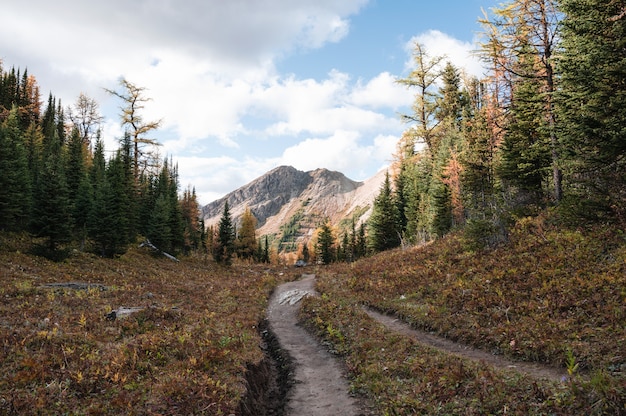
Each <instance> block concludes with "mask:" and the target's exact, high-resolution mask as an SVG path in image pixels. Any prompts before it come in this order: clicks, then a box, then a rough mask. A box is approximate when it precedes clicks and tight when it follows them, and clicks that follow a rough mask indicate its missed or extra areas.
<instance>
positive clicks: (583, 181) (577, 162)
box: [558, 0, 626, 219]
mask: <svg viewBox="0 0 626 416" xmlns="http://www.w3.org/2000/svg"><path fill="white" fill-rule="evenodd" d="M560 5H561V9H562V11H563V12H564V13H565V19H564V20H563V22H562V28H563V29H562V45H561V46H562V49H563V51H562V53H561V54H560V57H559V61H558V68H559V74H560V80H561V88H560V94H559V100H558V104H559V105H558V107H559V124H560V136H561V142H562V145H563V149H565V151H567V152H568V153H567V154H566V157H567V162H568V163H567V170H568V171H569V172H570V176H571V182H573V185H574V186H572V187H570V189H569V192H570V194H573V196H574V197H575V199H576V200H577V201H591V202H592V203H593V207H587V209H585V211H586V214H590V213H592V212H595V213H600V212H602V211H604V212H612V215H614V216H616V217H618V218H622V219H624V218H626V205H625V204H624V199H625V197H624V195H626V174H625V172H626V139H625V137H626V133H625V130H624V126H626V85H625V83H624V80H625V79H626V66H625V65H624V62H626V17H625V16H626V12H625V9H624V7H626V6H625V5H624V2H623V1H603V0H587V1H574V0H561V1H560Z"/></svg>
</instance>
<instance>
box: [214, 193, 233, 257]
mask: <svg viewBox="0 0 626 416" xmlns="http://www.w3.org/2000/svg"><path fill="white" fill-rule="evenodd" d="M234 249H235V226H234V225H233V220H232V218H231V216H230V209H229V207H228V201H226V202H225V203H224V211H223V212H222V217H221V218H220V222H219V225H218V230H217V239H216V242H215V247H214V250H213V258H215V261H217V262H218V263H223V264H227V265H229V264H230V263H231V261H232V256H233V254H234Z"/></svg>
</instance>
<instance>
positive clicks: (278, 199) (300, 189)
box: [202, 166, 384, 239]
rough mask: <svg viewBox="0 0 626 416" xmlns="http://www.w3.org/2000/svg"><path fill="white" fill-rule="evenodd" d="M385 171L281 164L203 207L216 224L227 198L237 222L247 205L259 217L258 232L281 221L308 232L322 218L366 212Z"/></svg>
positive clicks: (273, 230)
mask: <svg viewBox="0 0 626 416" xmlns="http://www.w3.org/2000/svg"><path fill="white" fill-rule="evenodd" d="M383 180H384V171H381V172H379V173H378V174H377V175H375V176H374V177H372V178H370V179H368V180H366V181H364V182H357V181H353V180H351V179H349V178H347V177H346V176H345V175H344V174H343V173H341V172H336V171H331V170H328V169H316V170H313V171H309V172H302V171H300V170H297V169H295V168H294V167H292V166H279V167H277V168H275V169H272V170H271V171H269V172H267V173H266V174H264V175H262V176H260V177H259V178H257V179H255V180H253V181H251V182H250V183H248V184H246V185H244V186H242V187H241V188H239V189H237V190H235V191H233V192H231V193H229V194H227V195H226V196H224V197H223V198H221V199H219V200H217V201H213V202H211V203H210V204H208V205H206V206H204V207H203V209H202V215H203V217H204V220H205V224H206V225H207V226H210V225H216V224H218V222H219V219H220V217H221V215H222V213H223V211H224V204H225V202H226V201H228V205H229V208H230V212H231V216H232V217H233V220H234V221H235V223H237V224H239V220H240V218H241V216H242V215H243V213H244V211H245V209H246V207H249V208H250V210H251V211H252V213H253V215H254V216H255V217H256V219H257V227H258V231H257V235H258V236H262V235H266V234H267V235H272V234H273V235H276V236H279V235H280V234H281V233H282V231H281V226H283V225H285V224H288V223H289V224H290V225H291V226H290V227H289V228H290V229H292V230H293V229H294V227H295V228H296V229H298V230H299V232H298V233H297V234H298V236H295V237H296V238H300V239H302V238H306V236H307V235H309V234H311V233H312V230H313V229H315V228H316V227H317V226H318V225H319V223H320V222H321V221H322V220H323V219H324V218H329V219H330V221H331V223H333V224H338V223H339V222H340V221H341V220H344V219H351V218H355V219H356V220H357V222H358V221H363V220H365V219H366V218H368V217H369V212H370V210H371V205H372V202H373V200H374V198H375V197H376V195H378V193H379V191H380V186H381V184H382V181H383Z"/></svg>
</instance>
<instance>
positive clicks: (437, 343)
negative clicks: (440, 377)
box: [363, 308, 567, 382]
mask: <svg viewBox="0 0 626 416" xmlns="http://www.w3.org/2000/svg"><path fill="white" fill-rule="evenodd" d="M363 309H364V310H365V312H366V313H367V314H368V315H369V316H370V317H372V318H373V319H375V320H376V321H378V322H380V323H381V324H383V325H385V326H386V327H387V328H389V329H391V330H393V331H396V332H400V333H402V334H405V335H408V336H410V337H413V338H415V339H416V340H417V341H418V342H420V343H422V344H426V345H429V346H431V347H433V348H436V349H438V350H440V351H445V352H448V353H450V354H455V355H457V356H460V357H462V358H467V359H470V360H474V361H484V362H485V363H487V364H489V365H491V366H492V367H495V368H498V369H505V370H513V371H518V372H520V373H523V374H526V375H529V376H531V377H534V378H537V379H548V380H551V381H557V382H560V381H562V380H563V377H565V376H566V375H567V373H566V372H565V371H564V370H562V369H558V368H554V367H550V366H547V365H543V364H538V363H529V362H522V361H512V360H508V359H506V358H504V357H501V356H497V355H493V354H490V353H488V352H485V351H482V350H478V349H475V348H472V347H469V346H466V345H462V344H459V343H456V342H454V341H451V340H449V339H446V338H442V337H439V336H436V335H433V334H431V333H428V332H425V331H420V330H416V329H414V328H412V327H411V326H410V325H409V324H407V323H405V322H402V321H401V320H399V319H397V318H396V317H394V316H390V315H384V314H381V313H379V312H376V311H374V310H372V309H369V308H363Z"/></svg>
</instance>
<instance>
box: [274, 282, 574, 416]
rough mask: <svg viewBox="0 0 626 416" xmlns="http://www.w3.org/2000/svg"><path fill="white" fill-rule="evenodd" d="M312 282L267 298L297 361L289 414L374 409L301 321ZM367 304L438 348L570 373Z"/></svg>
mask: <svg viewBox="0 0 626 416" xmlns="http://www.w3.org/2000/svg"><path fill="white" fill-rule="evenodd" d="M314 284H315V275H314V274H303V275H302V278H301V279H300V280H297V281H294V282H288V283H284V284H282V285H280V286H278V287H277V288H276V290H275V291H274V293H273V295H272V297H271V298H270V302H269V307H268V322H269V326H270V329H271V331H272V332H273V333H274V334H275V336H276V338H277V340H278V343H279V344H280V348H281V349H282V350H283V351H286V352H287V354H288V355H289V356H290V357H291V360H292V363H293V382H294V384H293V386H292V387H291V389H290V391H289V393H288V394H287V397H286V401H287V403H286V404H285V415H286V416H308V415H311V416H317V415H320V416H321V415H324V416H326V415H346V416H365V415H371V414H372V410H371V407H370V406H368V405H367V404H366V403H365V401H362V400H359V399H357V398H356V397H353V396H351V395H350V394H349V382H348V380H347V379H346V376H345V374H344V371H343V368H342V365H341V364H340V362H339V361H338V360H337V359H336V357H334V356H332V355H331V354H330V353H329V352H328V351H327V349H326V348H325V347H324V346H322V345H321V344H320V343H319V342H318V341H317V340H316V339H315V338H313V336H312V335H310V334H309V333H308V332H307V331H306V330H305V329H304V328H303V327H302V326H300V325H298V309H299V307H300V305H299V302H300V300H302V299H303V298H304V297H305V296H309V295H315V294H316V292H315V288H314ZM363 310H364V311H365V312H366V313H367V314H368V315H369V316H370V317H371V318H372V319H375V320H376V321H378V322H379V323H380V324H382V325H384V326H385V327H386V328H388V329H389V330H391V331H396V332H400V333H402V334H404V335H407V336H410V337H412V338H414V339H415V340H417V341H418V342H420V343H422V344H425V345H428V346H431V347H433V348H436V349H437V350H439V351H443V352H447V353H450V354H455V355H457V356H460V357H462V358H466V359H470V360H474V361H479V362H484V363H486V364H488V365H490V366H492V367H494V368H497V369H501V370H509V371H516V372H519V373H522V374H526V375H528V376H531V377H534V378H536V379H547V380H550V381H556V382H560V381H562V380H563V378H564V377H565V376H566V373H565V371H564V370H562V369H557V368H553V367H549V366H546V365H542V364H537V363H527V362H519V361H512V360H508V359H506V358H504V357H500V356H496V355H493V354H490V353H488V352H485V351H481V350H478V349H475V348H471V347H468V346H465V345H462V344H459V343H456V342H454V341H451V340H449V339H446V338H442V337H439V336H436V335H433V334H431V333H428V332H425V331H420V330H416V329H414V328H412V327H411V326H410V325H408V324H406V323H404V322H402V321H400V320H399V319H397V318H396V317H394V316H390V315H384V314H381V313H379V312H377V311H374V310H372V309H370V308H366V307H363Z"/></svg>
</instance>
